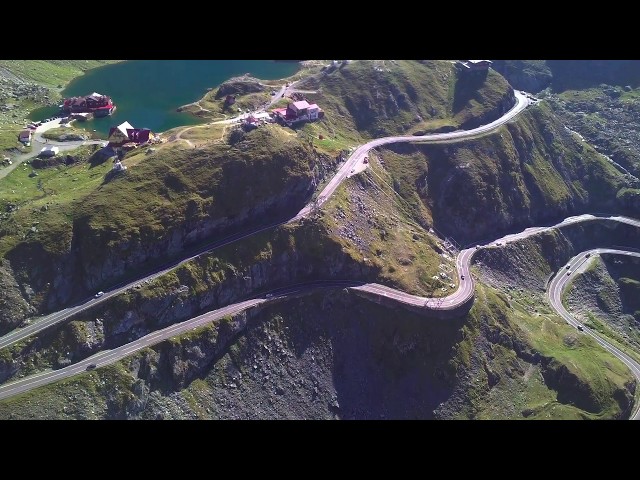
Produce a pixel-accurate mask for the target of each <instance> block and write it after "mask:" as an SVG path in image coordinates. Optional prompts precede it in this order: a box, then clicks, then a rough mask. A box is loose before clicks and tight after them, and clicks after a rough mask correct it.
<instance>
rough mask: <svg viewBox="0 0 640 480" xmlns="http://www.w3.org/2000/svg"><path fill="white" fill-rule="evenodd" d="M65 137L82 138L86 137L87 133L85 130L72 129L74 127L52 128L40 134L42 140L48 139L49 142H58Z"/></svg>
mask: <svg viewBox="0 0 640 480" xmlns="http://www.w3.org/2000/svg"><path fill="white" fill-rule="evenodd" d="M65 135H81V136H82V137H83V138H87V137H88V135H87V132H86V131H85V130H81V129H79V128H74V127H59V128H52V129H50V130H47V131H46V132H44V133H43V134H42V136H43V137H44V138H48V139H49V140H56V141H60V140H61V137H64V136H65Z"/></svg>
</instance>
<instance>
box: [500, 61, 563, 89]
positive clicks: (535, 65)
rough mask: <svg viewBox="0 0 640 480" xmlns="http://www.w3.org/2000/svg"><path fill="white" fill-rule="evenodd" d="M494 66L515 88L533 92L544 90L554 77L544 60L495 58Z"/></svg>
mask: <svg viewBox="0 0 640 480" xmlns="http://www.w3.org/2000/svg"><path fill="white" fill-rule="evenodd" d="M492 66H493V68H495V69H496V71H497V72H499V73H500V74H502V75H503V76H504V77H505V78H506V79H507V80H508V81H509V83H510V84H511V85H513V88H515V89H517V90H525V91H527V92H531V93H538V92H539V91H541V90H544V89H545V88H547V87H548V86H549V85H550V84H551V81H552V79H553V74H552V73H551V69H550V68H549V67H548V66H547V64H546V62H545V61H544V60H494V61H493V65H492Z"/></svg>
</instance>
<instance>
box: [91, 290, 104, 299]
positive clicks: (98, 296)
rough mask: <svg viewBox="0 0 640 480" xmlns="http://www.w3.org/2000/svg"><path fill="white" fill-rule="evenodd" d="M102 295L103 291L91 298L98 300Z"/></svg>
mask: <svg viewBox="0 0 640 480" xmlns="http://www.w3.org/2000/svg"><path fill="white" fill-rule="evenodd" d="M102 295H104V292H103V291H99V292H98V293H96V294H95V295H94V297H93V298H100V297H101V296H102Z"/></svg>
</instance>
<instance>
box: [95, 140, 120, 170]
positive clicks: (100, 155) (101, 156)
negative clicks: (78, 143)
mask: <svg viewBox="0 0 640 480" xmlns="http://www.w3.org/2000/svg"><path fill="white" fill-rule="evenodd" d="M115 154H116V153H115V152H114V151H113V149H112V148H111V147H110V146H108V145H107V146H106V147H100V146H99V145H94V149H93V153H92V154H91V156H90V157H89V168H93V167H97V166H98V165H102V164H103V163H105V162H106V161H107V160H109V159H110V158H111V157H113V156H115Z"/></svg>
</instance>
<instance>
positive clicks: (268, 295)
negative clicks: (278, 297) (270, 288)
mask: <svg viewBox="0 0 640 480" xmlns="http://www.w3.org/2000/svg"><path fill="white" fill-rule="evenodd" d="M272 297H273V293H267V294H266V295H265V296H264V298H272Z"/></svg>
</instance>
